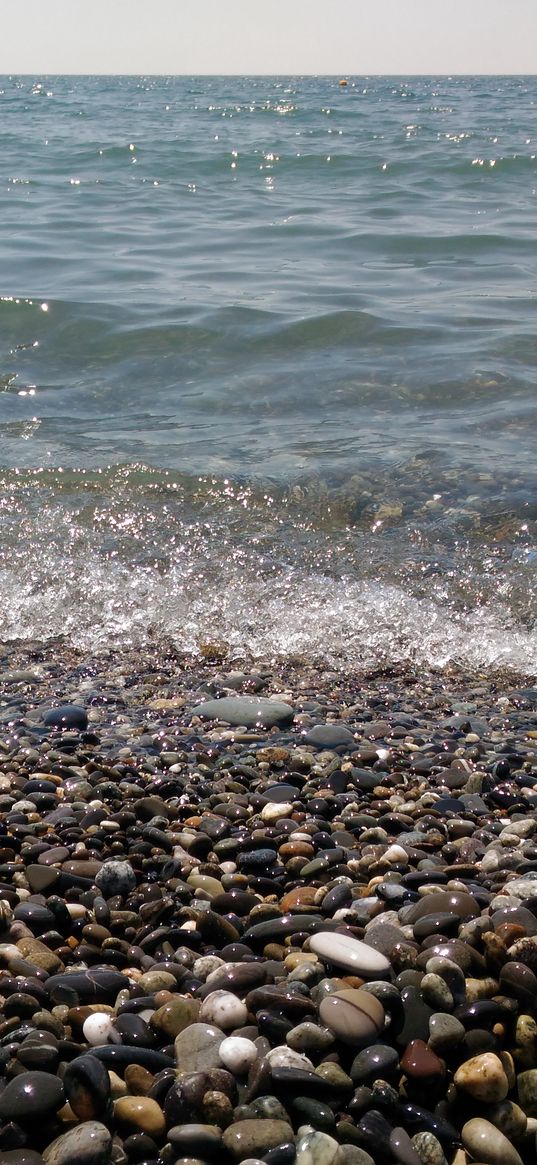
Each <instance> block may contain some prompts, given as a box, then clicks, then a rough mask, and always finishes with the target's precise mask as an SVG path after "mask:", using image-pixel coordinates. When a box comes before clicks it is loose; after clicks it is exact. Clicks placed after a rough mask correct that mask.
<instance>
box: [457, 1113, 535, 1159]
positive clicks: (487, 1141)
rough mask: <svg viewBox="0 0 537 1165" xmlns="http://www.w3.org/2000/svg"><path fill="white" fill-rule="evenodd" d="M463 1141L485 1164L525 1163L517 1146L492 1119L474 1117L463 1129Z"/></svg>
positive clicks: (473, 1154)
mask: <svg viewBox="0 0 537 1165" xmlns="http://www.w3.org/2000/svg"><path fill="white" fill-rule="evenodd" d="M462 1143H463V1145H464V1148H465V1149H468V1152H469V1153H471V1154H472V1157H473V1158H474V1160H475V1161H482V1162H483V1165H523V1162H522V1157H521V1156H520V1155H519V1153H517V1151H516V1149H515V1147H514V1146H513V1145H512V1144H511V1142H510V1141H508V1140H507V1137H504V1135H503V1133H501V1132H500V1130H499V1129H497V1128H496V1127H495V1126H494V1125H493V1124H491V1123H490V1121H487V1120H484V1119H483V1118H482V1117H479V1116H478V1117H474V1118H473V1119H472V1120H469V1121H467V1122H466V1124H465V1125H464V1126H463V1130H462Z"/></svg>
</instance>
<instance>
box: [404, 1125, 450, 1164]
mask: <svg viewBox="0 0 537 1165" xmlns="http://www.w3.org/2000/svg"><path fill="white" fill-rule="evenodd" d="M412 1144H413V1146H414V1148H415V1150H416V1153H417V1154H418V1157H419V1159H420V1161H421V1165H447V1162H446V1158H445V1154H444V1150H443V1148H442V1146H441V1144H440V1141H439V1140H438V1138H437V1137H435V1136H434V1133H415V1134H414V1136H413V1137H412Z"/></svg>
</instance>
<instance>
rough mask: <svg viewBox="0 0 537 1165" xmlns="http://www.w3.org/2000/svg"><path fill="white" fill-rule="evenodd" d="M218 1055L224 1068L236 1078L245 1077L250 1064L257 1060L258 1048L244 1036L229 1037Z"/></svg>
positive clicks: (224, 1041)
mask: <svg viewBox="0 0 537 1165" xmlns="http://www.w3.org/2000/svg"><path fill="white" fill-rule="evenodd" d="M218 1055H219V1056H220V1059H221V1061H222V1063H223V1065H224V1068H227V1069H228V1070H229V1071H230V1072H233V1075H234V1076H244V1075H245V1074H246V1072H247V1071H248V1069H249V1067H250V1064H253V1063H254V1060H257V1048H256V1046H255V1044H253V1043H252V1041H251V1040H247V1039H245V1038H244V1036H227V1037H226V1039H225V1040H222V1043H221V1044H220V1047H219V1049H218Z"/></svg>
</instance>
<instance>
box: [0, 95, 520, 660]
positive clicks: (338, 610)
mask: <svg viewBox="0 0 537 1165" xmlns="http://www.w3.org/2000/svg"><path fill="white" fill-rule="evenodd" d="M0 88H1V89H2V93H1V95H0V111H1V114H2V116H1V119H0V126H1V129H0V137H1V145H2V172H1V176H0V213H1V216H2V223H3V231H2V264H1V270H2V276H1V280H2V282H1V288H0V290H1V295H2V298H1V299H0V480H1V484H2V492H1V497H0V539H1V548H0V603H1V605H2V610H3V613H4V620H3V628H2V632H1V636H2V638H9V637H20V636H22V637H29V638H32V637H43V636H47V635H50V634H54V635H55V634H59V633H68V634H69V635H70V636H72V637H73V639H74V640H75V641H76V642H81V643H85V644H88V645H106V644H108V643H116V642H119V643H121V642H129V643H130V642H139V641H143V640H144V638H146V637H147V636H148V635H152V636H154V635H159V634H165V635H168V636H171V637H172V638H173V639H174V640H175V641H176V642H177V643H178V644H179V645H181V646H184V647H186V648H188V649H191V648H192V647H195V646H196V644H198V643H200V642H203V641H205V640H207V639H214V638H215V637H216V638H221V639H223V640H226V641H227V642H229V643H230V644H231V646H232V648H233V649H234V650H236V651H237V652H240V651H248V652H251V653H252V654H253V655H254V656H256V655H257V656H259V655H267V654H271V653H272V654H283V655H286V654H289V653H297V652H299V653H309V654H314V655H315V656H318V657H319V658H321V659H322V658H325V659H327V660H329V661H331V662H332V663H340V664H342V665H343V666H352V665H354V664H357V663H360V664H361V663H369V662H371V661H376V660H379V659H380V660H383V661H384V660H397V661H401V660H411V661H415V662H417V663H419V664H423V665H424V666H429V665H431V664H432V665H441V664H443V663H446V662H447V661H448V660H450V659H457V660H460V661H462V662H464V663H466V664H468V665H471V666H472V667H474V666H475V667H490V666H494V665H498V664H501V665H510V666H512V667H514V668H516V669H517V670H520V671H527V672H528V673H529V672H532V671H533V670H535V663H536V655H537V653H536V646H537V632H536V630H535V625H536V612H537V583H536V568H537V492H536V489H535V484H536V477H537V474H536V470H535V449H536V447H537V440H536V437H537V423H536V421H537V407H536V397H535V368H536V364H537V336H536V332H535V319H536V315H535V313H536V302H537V301H536V299H535V274H536V272H535V263H534V260H533V232H534V208H535V200H536V197H537V193H536V190H537V161H536V154H535V149H536V147H535V139H536V137H537V118H536V108H537V107H536V99H537V80H536V79H535V78H481V79H477V80H476V79H466V78H457V79H453V80H448V79H445V78H444V79H438V80H435V79H432V78H413V79H411V80H410V81H404V80H402V79H393V78H391V79H382V78H373V79H364V80H363V81H362V80H361V81H360V82H359V83H358V82H355V83H354V85H349V87H348V88H347V89H344V90H342V89H340V88H339V86H338V83H337V79H333V78H315V79H312V78H308V79H301V78H295V79H291V80H289V79H268V78H253V79H252V78H249V79H248V78H197V79H184V78H149V79H140V78H36V79H30V78H21V79H16V78H4V79H3V81H2V83H1V85H0Z"/></svg>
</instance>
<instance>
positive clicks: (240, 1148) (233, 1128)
mask: <svg viewBox="0 0 537 1165" xmlns="http://www.w3.org/2000/svg"><path fill="white" fill-rule="evenodd" d="M222 1140H223V1143H224V1147H225V1148H226V1150H227V1151H228V1153H231V1156H232V1157H233V1159H234V1161H244V1160H245V1158H247V1157H262V1156H263V1155H264V1154H265V1153H266V1152H268V1150H269V1149H275V1148H276V1147H277V1146H278V1145H282V1144H285V1143H286V1142H287V1141H292V1140H293V1130H292V1128H291V1125H289V1124H287V1123H286V1122H285V1121H281V1120H243V1121H236V1122H235V1123H234V1124H231V1125H229V1128H227V1129H226V1130H225V1132H224V1135H223V1138H222Z"/></svg>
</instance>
